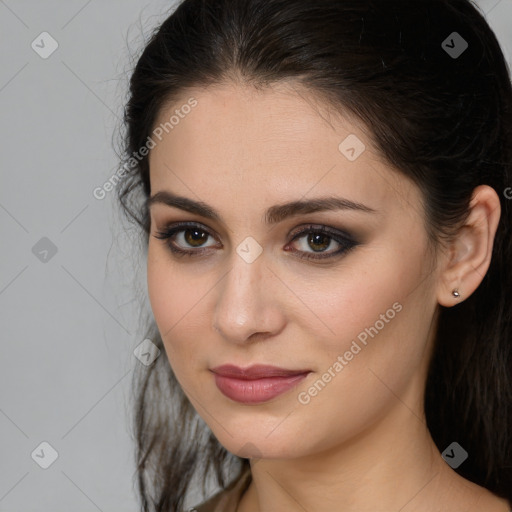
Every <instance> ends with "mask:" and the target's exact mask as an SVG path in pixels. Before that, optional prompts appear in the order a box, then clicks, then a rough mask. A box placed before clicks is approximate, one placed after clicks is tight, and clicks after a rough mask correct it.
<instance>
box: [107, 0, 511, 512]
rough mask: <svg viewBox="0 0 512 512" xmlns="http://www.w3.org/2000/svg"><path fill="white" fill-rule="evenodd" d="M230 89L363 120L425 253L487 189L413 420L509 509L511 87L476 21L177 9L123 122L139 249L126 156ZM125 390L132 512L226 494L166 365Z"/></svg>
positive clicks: (227, 7) (441, 11) (229, 463)
mask: <svg viewBox="0 0 512 512" xmlns="http://www.w3.org/2000/svg"><path fill="white" fill-rule="evenodd" d="M454 33H456V34H454ZM462 41H465V42H466V43H467V48H465V47H464V46H462V44H461V43H462ZM464 48H465V49H464ZM461 51H462V53H460V52H461ZM233 80H236V81H239V82H241V83H244V84H247V85H251V86H254V87H260V88H261V87H265V86H266V85H269V84H272V83H275V82H279V81H283V80H293V81H294V82H295V83H297V84H301V85H303V86H305V87H307V88H308V89H309V90H311V91H312V92H314V93H316V94H318V97H319V98H321V99H322V100H323V101H324V102H325V104H326V105H328V106H330V107H333V108H335V109H336V110H337V111H339V112H340V113H348V114H353V115H355V116H357V118H358V119H360V120H362V121H363V122H364V126H365V127H366V129H367V136H368V138H369V140H370V141H371V143H372V144H373V145H374V148H375V150H376V151H379V152H380V153H381V154H382V155H383V156H384V158H385V159H386V161H387V162H389V164H390V165H392V166H393V167H395V168H396V169H397V170H398V171H399V172H401V173H403V175H405V176H408V177H409V178H410V179H412V180H413V181H414V182H415V183H416V185H417V186H418V187H419V188H420V190H421V191H422V193H423V196H424V201H425V219H426V224H425V225H426V227H427V231H428V234H429V237H430V238H431V240H432V242H433V244H437V243H439V242H440V241H442V240H446V239H449V238H450V236H451V235H452V234H453V232H454V230H455V228H456V226H458V225H459V223H460V222H462V221H463V220H465V218H466V216H467V215H468V207H469V201H470V198H471V195H472V192H473V190H474V189H475V187H477V186H478V185H480V184H487V185H489V186H491V187H493V188H494V190H495V191H496V192H497V193H498V195H499V197H500V202H501V210H502V214H501V219H500V222H499V226H498V230H497V233H496V237H495V242H494V248H493V254H492V261H491V265H490V268H489V271H488V272H487V274H486V275H485V277H484V279H483V281H482V283H481V284H480V286H479V287H478V289H477V290H476V291H475V292H474V293H473V294H472V295H471V296H470V297H468V298H467V299H465V300H464V301H463V302H462V303H460V304H458V305H457V306H455V307H452V308H445V307H443V306H439V309H440V316H439V323H438V332H437V337H436V340H435V347H434V352H433V356H432V359H431V366H430V372H429V376H428V379H427V384H426V393H425V411H426V418H427V424H428V427H429V429H430V431H431V434H432V437H433V439H434V441H435V443H436V445H437V447H438V448H439V450H440V451H443V450H444V449H445V448H446V447H447V446H448V445H449V444H450V443H451V442H452V441H457V442H458V443H459V444H460V445H461V446H462V447H463V448H464V449H465V450H466V451H467V452H468V453H469V458H468V459H467V460H466V461H465V462H464V463H463V464H462V465H461V466H460V467H459V468H458V469H457V471H458V473H459V474H461V475H462V476H464V477H466V478H467V479H469V480H471V481H473V482H476V483H477V484H479V485H481V486H484V487H486V488H488V489H489V490H491V491H492V492H494V493H496V494H497V495H499V496H501V497H505V498H507V499H508V500H512V437H511V433H512V407H511V404H512V379H511V375H512V330H511V321H512V300H511V299H512V296H511V291H512V271H511V265H512V236H511V234H510V232H509V231H508V230H509V228H510V227H511V226H512V209H511V204H512V200H510V199H507V197H506V196H508V197H510V195H508V194H507V193H506V191H507V190H508V191H510V190H511V189H509V188H508V187H511V186H512V173H511V167H512V88H511V82H510V70H509V68H508V66H507V63H506V61H505V59H504V56H503V53H502V50H501V48H500V46H499V43H498V41H497V39H496V37H495V34H494V33H493V31H492V30H491V29H490V27H489V25H488V24H487V22H486V20H485V17H484V15H483V13H482V12H481V11H480V10H479V8H478V7H477V6H476V5H474V4H473V3H471V1H470V0H415V1H414V2H411V1H410V0H293V1H290V0H185V1H183V2H182V3H181V4H180V5H179V6H178V7H177V8H176V9H175V10H174V11H173V12H172V14H171V15H170V16H169V17H168V18H167V19H166V20H165V21H164V22H163V23H162V24H161V25H160V26H159V27H157V29H155V30H154V32H153V33H152V34H151V36H150V37H149V39H148V41H147V44H146V45H145V47H144V49H143V51H142V53H141V55H140V58H139V59H138V61H137V63H136V66H135V69H134V70H133V73H132V75H131V79H130V88H129V98H128V101H127V104H126V107H125V112H124V114H125V115H124V126H125V131H124V132H123V134H122V144H123V150H122V151H123V155H124V156H125V159H126V161H125V162H124V163H123V168H122V172H121V173H120V174H119V176H121V177H122V179H121V180H120V184H119V186H118V188H117V191H118V200H119V202H120V205H121V208H122V211H123V212H124V213H125V214H126V217H127V218H128V219H129V220H130V221H131V222H134V225H136V228H137V230H139V232H140V235H141V237H142V240H143V242H144V243H146V247H147V242H148V241H149V232H150V218H149V214H148V211H147V209H146V207H145V204H144V199H145V198H147V197H148V195H149V194H150V181H149V164H148V158H147V156H145V157H143V158H137V159H136V160H133V158H132V159H131V160H129V159H130V157H131V156H132V155H133V154H134V153H137V154H138V155H140V149H141V148H143V147H144V146H147V143H148V142H147V141H148V137H149V136H151V135H152V131H153V130H154V129H155V122H156V119H157V115H158V114H159V113H160V112H161V110H162V108H163V107H165V106H167V105H169V104H171V103H172V102H175V101H177V100H178V99H179V98H183V97H184V96H183V95H184V94H186V92H187V88H189V87H192V86H194V87H195V86H199V87H200V86H208V85H211V84H219V83H229V82H230V81H233ZM150 324H151V325H150V326H149V327H148V330H147V337H149V338H150V339H152V341H153V343H155V344H156V345H157V346H158V347H159V348H160V350H161V351H162V352H163V351H164V348H163V344H162V340H161V337H160V335H159V333H158V330H157V329H156V326H155V324H154V322H150ZM133 384H134V393H135V414H134V423H133V427H134V429H135V435H136V441H137V452H136V457H137V473H136V474H137V477H138V489H139V493H140V496H141V501H142V509H143V510H144V511H149V510H151V511H178V510H181V508H182V507H183V505H184V503H185V498H186V497H187V496H188V492H189V490H190V487H191V482H203V492H206V491H205V485H206V484H205V482H206V481H208V479H209V478H212V477H213V480H209V481H210V482H212V481H213V482H215V484H216V485H218V486H220V487H222V488H224V487H226V485H228V484H229V483H230V482H231V481H233V480H234V478H237V476H239V475H240V474H241V472H242V471H243V470H244V469H245V468H246V467H247V466H248V461H247V460H246V459H241V458H239V457H236V456H234V455H233V454H231V453H229V452H227V450H226V449H225V448H223V447H222V446H221V445H220V444H219V443H218V441H217V440H216V438H215V437H214V436H213V434H212V432H211V431H210V430H209V428H208V427H207V425H206V424H205V423H204V422H203V421H202V420H201V418H200V417H199V416H198V414H197V413H196V412H195V410H194V409H193V407H192V406H191V404H190V403H189V401H188V399H187V398H186V397H185V395H184V393H183V391H182V390H181V388H180V386H179V385H178V383H177V381H176V378H175V377H174V375H173V372H172V371H171V368H170V366H169V363H168V360H167V359H166V358H165V357H159V358H157V360H156V361H155V362H154V363H153V364H152V365H150V366H148V367H146V366H144V365H140V369H139V370H138V373H137V374H136V375H135V377H134V380H133ZM171 404H172V405H171Z"/></svg>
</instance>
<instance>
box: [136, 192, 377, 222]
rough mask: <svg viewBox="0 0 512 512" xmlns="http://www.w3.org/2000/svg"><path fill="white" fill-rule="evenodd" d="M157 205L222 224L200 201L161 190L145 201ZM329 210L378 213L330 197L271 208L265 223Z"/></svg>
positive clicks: (368, 208)
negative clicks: (173, 208)
mask: <svg viewBox="0 0 512 512" xmlns="http://www.w3.org/2000/svg"><path fill="white" fill-rule="evenodd" d="M157 203H160V204H165V205H167V206H172V207H175V208H179V209H180V210H185V211H187V212H190V213H195V214H197V215H201V216H202V217H206V218H207V219H212V220H215V221H218V222H222V218H221V215H220V214H219V213H218V212H217V211H216V210H215V209H213V208H212V207H211V206H209V205H207V204H206V203H203V202H202V201H194V200H192V199H189V198H187V197H182V196H177V195H175V194H173V193H171V192H169V191H167V190H161V191H159V192H157V193H156V194H154V195H153V196H151V197H149V198H148V199H146V207H147V208H150V207H151V206H152V205H154V204H157ZM331 210H355V211H360V212H365V213H377V212H378V210H375V209H373V208H370V207H369V206H366V205H364V204H361V203H357V202H354V201H350V200H349V199H344V198H342V197H335V196H330V197H319V198H315V199H308V200H306V201H291V202H288V203H283V204H277V205H274V206H271V207H270V208H268V209H267V211H266V212H265V222H266V223H267V224H277V223H278V222H281V221H283V220H284V219H286V218H288V217H292V216H294V215H301V214H306V213H314V212H321V211H331Z"/></svg>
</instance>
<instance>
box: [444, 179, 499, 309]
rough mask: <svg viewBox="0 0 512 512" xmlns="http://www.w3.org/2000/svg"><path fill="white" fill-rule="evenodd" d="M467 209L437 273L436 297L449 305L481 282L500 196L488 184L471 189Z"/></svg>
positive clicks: (489, 256)
mask: <svg viewBox="0 0 512 512" xmlns="http://www.w3.org/2000/svg"><path fill="white" fill-rule="evenodd" d="M469 207H470V213H469V215H468V218H467V219H466V221H465V223H464V225H463V226H461V227H460V229H459V230H458V232H457V234H456V235H455V237H454V238H453V240H452V242H451V244H450V251H449V254H450V256H449V257H448V258H446V260H445V263H444V268H443V269H442V271H441V274H440V282H439V288H438V294H437V295H438V296H437V300H438V302H439V304H440V305H441V306H446V307H452V306H455V305H456V304H459V303H460V302H461V301H463V300H465V299H467V298H468V297H469V296H470V295H471V294H472V293H473V292H474V291H475V290H476V289H477V288H478V286H479V285H480V283H481V282H482V280H483V278H484V277H485V274H486V273H487V271H488V269H489V265H490V263H491V256H492V249H493V245H494V237H495V235H496V230H497V228H498V223H499V219H500V215H501V206H500V199H499V197H498V194H497V193H496V192H495V190H494V189H493V188H491V187H489V186H488V185H480V186H478V187H476V188H475V190H474V191H473V196H472V198H471V201H470V206H469Z"/></svg>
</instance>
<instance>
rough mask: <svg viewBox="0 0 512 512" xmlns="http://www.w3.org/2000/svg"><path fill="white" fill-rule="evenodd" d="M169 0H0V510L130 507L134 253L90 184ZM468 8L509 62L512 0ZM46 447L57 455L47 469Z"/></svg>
mask: <svg viewBox="0 0 512 512" xmlns="http://www.w3.org/2000/svg"><path fill="white" fill-rule="evenodd" d="M172 5H173V2H172V1H169V0H168V1H163V0H159V1H157V0H155V1H151V2H143V1H137V0H123V1H121V0H108V1H103V2H100V1H99V0H89V1H86V0H73V1H67V2H64V1H49V0H43V1H42V0H39V1H36V0H17V1H14V0H5V1H2V0H0V43H1V44H0V52H1V53H0V55H1V61H0V64H1V65H0V111H1V119H0V140H1V141H2V154H1V159H0V161H1V187H0V226H1V247H2V251H1V255H2V258H1V260H0V311H1V320H2V325H1V333H2V352H1V357H0V433H1V436H0V443H1V446H0V452H1V453H0V512H7V511H9V512H31V511H50V510H52V511H54V512H59V511H66V512H68V511H69V510H73V511H74V512H93V511H97V510H100V511H107V510H116V511H136V510H138V508H137V500H136V495H135V491H134V483H135V480H134V476H135V474H134V461H133V439H132V436H131V426H130V424H129V423H130V422H129V420H130V381H131V374H132V370H133V368H134V367H135V365H138V364H141V363H140V362H139V360H138V359H137V358H136V357H135V356H134V353H133V351H134V349H135V348H136V347H137V346H138V345H139V344H140V343H141V341H142V340H143V334H144V333H143V332H140V326H139V324H138V322H139V319H140V318H142V317H141V314H143V312H144V311H145V312H147V311H148V310H149V306H148V303H147V300H145V301H144V303H143V304H139V303H138V302H137V301H136V300H135V298H134V287H135V289H136V290H142V291H143V292H144V293H145V291H146V284H145V260H144V259H138V258H137V257H136V254H137V252H136V251H135V252H134V247H133V238H130V232H126V231H125V229H124V228H123V225H121V224H120V223H119V218H118V217H119V216H118V213H117V210H116V205H115V201H114V193H113V192H110V193H108V194H107V196H106V197H105V199H103V200H98V199H95V197H94V196H93V193H92V192H93V190H94V188H96V187H99V186H102V185H103V183H104V182H105V181H106V180H108V179H109V178H110V177H111V176H112V175H113V174H114V172H115V168H116V164H117V157H116V154H115V152H114V151H113V142H112V137H113V135H112V134H113V133H114V131H115V130H116V128H117V127H118V125H119V122H120V121H119V120H120V117H121V115H122V108H123V100H124V99H125V94H126V83H127V71H128V70H129V69H130V62H131V61H130V54H135V55H137V54H138V52H139V51H140V50H141V48H142V45H143V43H144V40H145V37H147V36H148V35H149V33H150V31H151V29H152V28H153V27H154V26H156V25H157V24H158V23H159V22H161V21H163V19H165V17H167V13H168V10H169V9H170V8H171V7H172ZM478 5H480V6H481V8H482V9H483V11H484V12H485V13H486V15H487V19H488V21H489V23H490V25H491V27H492V28H493V29H494V31H495V32H496V34H497V36H498V39H499V40H500V42H501V44H502V47H503V50H504V53H505V56H506V57H507V60H508V62H509V63H512V59H511V57H512V29H511V28H510V27H511V26H512V0H501V1H500V0H480V1H478ZM45 31H46V32H48V33H49V34H50V35H51V36H52V37H53V38H54V39H55V40H56V41H57V43H58V48H57V50H56V51H55V52H54V53H53V54H52V55H50V56H49V57H48V58H46V59H43V58H41V57H40V56H39V54H38V53H36V51H34V50H33V49H32V47H31V43H32V41H34V40H36V42H37V41H39V44H40V46H42V44H41V43H40V38H38V36H39V34H41V33H42V32H45ZM43 44H44V46H45V48H44V49H43V48H41V50H40V51H43V50H45V51H47V50H48V48H50V46H49V40H47V39H45V42H44V43H43ZM511 65H512V64H511ZM41 239H43V240H41ZM46 239H48V240H49V241H50V242H49V241H48V240H46ZM34 246H35V249H34ZM52 247H54V248H55V249H56V251H57V252H56V253H55V254H52ZM137 247H138V246H137ZM45 249H46V250H49V252H48V253H44V250H45ZM41 258H42V259H43V261H41ZM137 269H138V272H137ZM42 442H47V443H49V444H50V445H51V447H53V449H54V450H56V452H57V453H58V457H57V458H56V460H55V461H54V462H53V463H52V464H51V465H50V466H49V467H48V468H47V469H43V468H42V467H40V464H41V463H44V461H51V451H50V449H48V448H47V447H46V446H45V445H43V446H42V447H41V446H40V444H41V443H42ZM41 450H43V451H41Z"/></svg>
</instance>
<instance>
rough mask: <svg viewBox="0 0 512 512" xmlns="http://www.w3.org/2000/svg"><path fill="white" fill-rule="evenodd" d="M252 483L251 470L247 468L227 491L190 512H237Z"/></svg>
mask: <svg viewBox="0 0 512 512" xmlns="http://www.w3.org/2000/svg"><path fill="white" fill-rule="evenodd" d="M250 482H251V470H250V469H249V468H247V469H246V470H245V471H244V472H243V473H242V474H241V475H240V476H239V477H238V478H237V479H236V480H235V481H233V482H232V483H231V484H230V485H229V486H228V487H227V488H226V489H223V490H220V491H218V492H217V493H216V494H214V495H213V496H212V497H210V498H209V499H207V500H206V501H203V502H202V503H200V504H199V505H196V506H194V507H193V508H191V509H189V512H235V511H236V508H237V505H238V502H239V501H240V498H241V497H242V494H243V493H244V492H245V490H246V489H247V487H249V484H250Z"/></svg>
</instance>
